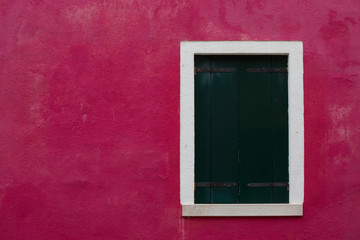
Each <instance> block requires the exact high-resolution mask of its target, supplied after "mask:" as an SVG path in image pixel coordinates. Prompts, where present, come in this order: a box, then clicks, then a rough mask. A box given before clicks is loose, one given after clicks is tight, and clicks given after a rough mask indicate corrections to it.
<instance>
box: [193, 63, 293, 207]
mask: <svg viewBox="0 0 360 240" xmlns="http://www.w3.org/2000/svg"><path fill="white" fill-rule="evenodd" d="M286 65H287V57H286V56H196V57H195V69H197V70H198V71H197V72H196V76H195V203H287V202H288V201H289V199H288V189H287V187H286V185H284V186H282V185H281V184H277V185H276V184H275V185H276V186H274V184H273V185H271V183H287V182H288V113H287V73H286V72H284V71H275V72H273V69H275V68H276V69H285V68H286ZM259 69H260V70H259ZM254 183H255V185H254ZM264 183H270V185H269V186H270V187H269V186H268V187H266V186H265V187H259V184H260V185H261V184H264ZM249 184H250V186H249ZM254 186H255V187H254Z"/></svg>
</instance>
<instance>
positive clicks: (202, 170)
mask: <svg viewBox="0 0 360 240" xmlns="http://www.w3.org/2000/svg"><path fill="white" fill-rule="evenodd" d="M195 66H197V67H206V68H209V67H210V58H209V57H208V56H197V57H196V58H195ZM210 120H211V119H210V73H209V72H198V73H196V76H195V182H211V177H210V175H211V163H210V159H211V147H210V145H211V142H210V141H211V128H210ZM195 203H210V187H195Z"/></svg>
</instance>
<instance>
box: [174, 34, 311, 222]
mask: <svg viewBox="0 0 360 240" xmlns="http://www.w3.org/2000/svg"><path fill="white" fill-rule="evenodd" d="M180 51H181V53H180V202H181V205H182V215H183V216H302V215H303V201H304V116H303V115H304V105H303V43H302V42H300V41H225V42H224V41H193V42H189V41H184V42H181V44H180ZM195 55H287V56H288V96H289V185H290V189H289V203H288V204H195V203H194V179H195V166H194V165H195V164H194V163H195V141H194V139H195V119H194V56H195Z"/></svg>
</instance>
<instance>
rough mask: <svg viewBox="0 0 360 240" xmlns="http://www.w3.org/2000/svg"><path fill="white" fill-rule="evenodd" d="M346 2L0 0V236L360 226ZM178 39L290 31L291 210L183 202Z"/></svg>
mask: <svg viewBox="0 0 360 240" xmlns="http://www.w3.org/2000/svg"><path fill="white" fill-rule="evenodd" d="M289 2H291V3H289ZM359 9H360V1H357V0H342V1H337V0H332V1H330V0H323V1H309V0H301V1H300V0H299V1H281V0H272V1H266V0H248V1H240V0H238V1H221V0H218V1H205V0H195V1H194V0H188V1H171V2H170V1H135V0H134V1H130V0H129V1H125V0H123V1H115V0H107V1H99V0H98V1H95V0H93V1H90V0H87V1H86V0H78V1H70V0H63V1H54V0H31V1H30V0H28V1H20V0H2V1H0V16H1V17H0V200H1V201H0V239H1V240H8V239H21V240H23V239H26V240H27V239H29V240H30V239H31V240H42V239H51V240H57V239H66V240H69V239H87V240H88V239H92V240H100V239H101V240H105V239H106V240H108V239H159V240H165V239H166V240H169V239H210V240H212V239H214V240H215V239H216V240H219V239H360V230H359V228H360V223H359V220H358V218H359V216H360V207H359V206H360V75H359V74H360V14H359V13H360V11H359ZM183 40H301V41H303V42H304V70H305V74H304V95H305V203H304V216H303V217H281V218H278V217H276V218H272V217H269V218H182V217H181V206H180V200H179V199H180V197H179V85H180V73H179V70H180V59H179V57H180V41H183Z"/></svg>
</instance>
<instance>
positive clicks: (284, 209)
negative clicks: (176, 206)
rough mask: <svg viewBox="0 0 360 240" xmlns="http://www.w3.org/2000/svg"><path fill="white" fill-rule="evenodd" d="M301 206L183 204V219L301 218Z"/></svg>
mask: <svg viewBox="0 0 360 240" xmlns="http://www.w3.org/2000/svg"><path fill="white" fill-rule="evenodd" d="M302 215H303V205H302V204H183V205H182V216H184V217H236V216H239V217H240V216H249V217H251V216H302Z"/></svg>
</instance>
